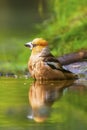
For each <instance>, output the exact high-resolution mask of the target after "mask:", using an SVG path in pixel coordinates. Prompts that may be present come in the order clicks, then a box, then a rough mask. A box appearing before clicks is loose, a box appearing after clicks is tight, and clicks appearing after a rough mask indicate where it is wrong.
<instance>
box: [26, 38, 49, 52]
mask: <svg viewBox="0 0 87 130" xmlns="http://www.w3.org/2000/svg"><path fill="white" fill-rule="evenodd" d="M25 46H26V47H29V48H30V49H31V50H32V53H33V54H37V53H39V52H41V51H42V49H43V48H45V47H46V46H48V42H47V41H46V40H44V39H43V38H36V39H34V40H33V41H32V42H28V43H26V44H25Z"/></svg>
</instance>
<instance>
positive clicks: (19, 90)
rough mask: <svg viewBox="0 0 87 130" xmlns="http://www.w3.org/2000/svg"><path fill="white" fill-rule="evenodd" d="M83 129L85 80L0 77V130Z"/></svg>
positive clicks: (86, 125) (86, 96)
mask: <svg viewBox="0 0 87 130" xmlns="http://www.w3.org/2000/svg"><path fill="white" fill-rule="evenodd" d="M28 129H29V130H34V129H35V130H45V129H46V130H53V129H55V130H87V80H84V79H80V80H77V81H49V82H47V81H45V82H39V81H36V82H34V81H32V80H30V79H25V78H18V79H15V78H0V130H28Z"/></svg>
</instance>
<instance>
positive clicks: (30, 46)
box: [25, 42, 33, 50]
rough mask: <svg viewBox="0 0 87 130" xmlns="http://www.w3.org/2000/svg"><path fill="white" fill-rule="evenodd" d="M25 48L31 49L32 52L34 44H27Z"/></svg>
mask: <svg viewBox="0 0 87 130" xmlns="http://www.w3.org/2000/svg"><path fill="white" fill-rule="evenodd" d="M25 46H26V47H29V48H30V49H31V50H32V48H33V44H32V42H28V43H25Z"/></svg>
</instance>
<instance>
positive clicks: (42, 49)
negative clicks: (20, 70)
mask: <svg viewBox="0 0 87 130" xmlns="http://www.w3.org/2000/svg"><path fill="white" fill-rule="evenodd" d="M25 46H27V47H29V48H30V49H31V50H32V53H31V56H30V59H29V62H28V69H29V72H30V74H31V76H32V77H33V78H34V79H38V80H50V79H51V80H54V79H75V78H77V75H75V74H73V73H72V72H70V71H68V70H65V69H64V68H63V67H62V66H61V64H60V63H59V61H58V60H57V59H56V58H55V57H54V56H53V55H52V54H51V53H50V50H49V47H48V42H47V41H46V40H44V39H42V38H36V39H34V40H33V41H32V42H29V43H26V44H25Z"/></svg>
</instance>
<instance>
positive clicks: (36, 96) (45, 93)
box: [28, 80, 74, 122]
mask: <svg viewBox="0 0 87 130" xmlns="http://www.w3.org/2000/svg"><path fill="white" fill-rule="evenodd" d="M73 82H74V81H73V80H63V81H35V82H34V83H33V84H32V86H31V87H30V89H29V102H30V105H31V108H32V114H31V115H28V118H29V119H34V120H35V121H36V122H44V121H45V120H46V119H47V118H48V117H49V116H50V111H51V106H52V104H53V103H54V102H55V101H56V100H59V99H60V97H61V96H62V95H63V92H64V89H65V88H67V87H69V86H71V85H72V84H73Z"/></svg>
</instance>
